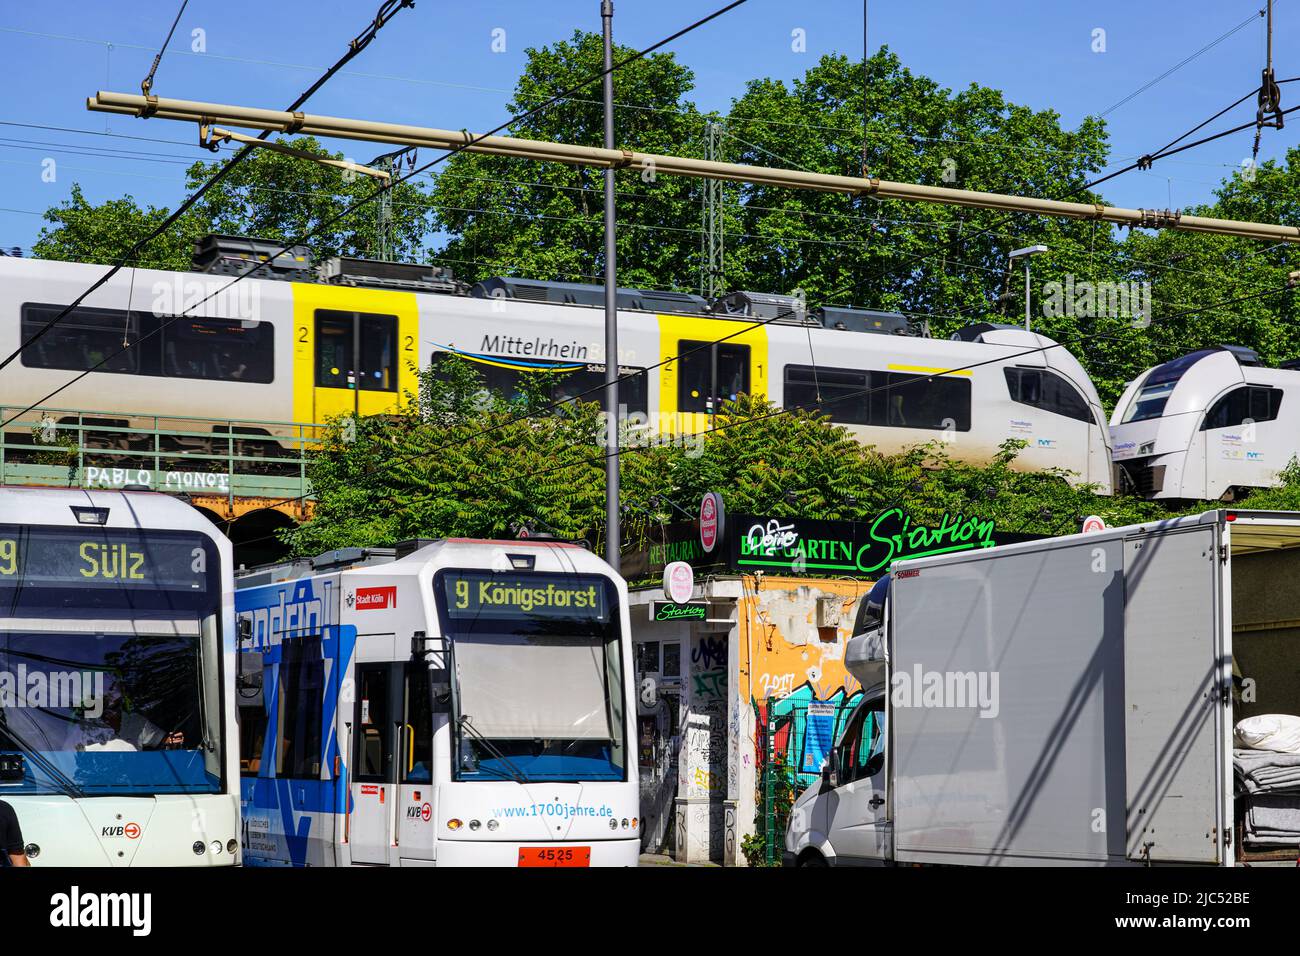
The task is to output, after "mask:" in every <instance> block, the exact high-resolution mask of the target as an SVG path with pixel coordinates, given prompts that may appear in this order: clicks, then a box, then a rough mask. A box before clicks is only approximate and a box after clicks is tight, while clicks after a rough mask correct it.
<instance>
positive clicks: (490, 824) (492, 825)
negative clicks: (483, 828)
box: [487, 820, 501, 830]
mask: <svg viewBox="0 0 1300 956" xmlns="http://www.w3.org/2000/svg"><path fill="white" fill-rule="evenodd" d="M499 826H501V824H500V823H498V822H497V821H496V820H489V821H488V824H487V827H488V829H489V830H495V829H496V828H497V827H499Z"/></svg>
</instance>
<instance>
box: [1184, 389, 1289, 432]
mask: <svg viewBox="0 0 1300 956" xmlns="http://www.w3.org/2000/svg"><path fill="white" fill-rule="evenodd" d="M1281 407H1282V389H1280V388H1263V387H1261V386H1251V385H1246V386H1243V387H1241V388H1234V389H1233V390H1232V391H1231V392H1229V393H1228V394H1227V395H1224V396H1223V397H1222V398H1220V399H1219V400H1218V401H1217V402H1215V403H1214V404H1213V405H1211V406H1210V410H1209V411H1208V412H1206V413H1205V421H1203V422H1201V431H1206V430H1207V429H1210V428H1235V427H1236V426H1238V425H1244V424H1245V423H1246V422H1248V421H1251V422H1271V421H1273V420H1274V419H1275V418H1277V414H1278V410H1279V409H1280V408H1281Z"/></svg>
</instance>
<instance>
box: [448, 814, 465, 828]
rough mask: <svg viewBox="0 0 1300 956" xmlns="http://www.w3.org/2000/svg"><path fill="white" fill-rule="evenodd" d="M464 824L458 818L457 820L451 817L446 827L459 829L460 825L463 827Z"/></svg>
mask: <svg viewBox="0 0 1300 956" xmlns="http://www.w3.org/2000/svg"><path fill="white" fill-rule="evenodd" d="M464 825H465V824H463V823H461V822H460V821H459V820H457V819H456V818H455V817H453V818H452V819H450V820H448V821H447V829H448V830H459V829H460V828H461V827H463V826H464Z"/></svg>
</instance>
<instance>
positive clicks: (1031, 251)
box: [1007, 246, 1047, 332]
mask: <svg viewBox="0 0 1300 956" xmlns="http://www.w3.org/2000/svg"><path fill="white" fill-rule="evenodd" d="M1046 251H1047V246H1026V247H1025V248H1023V249H1015V250H1013V251H1012V252H1011V254H1010V255H1008V256H1007V271H1008V272H1010V271H1011V264H1012V263H1013V262H1015V261H1016V260H1017V259H1024V260H1025V331H1026V332H1028V331H1029V259H1030V257H1032V256H1036V255H1038V254H1039V253H1040V252H1046Z"/></svg>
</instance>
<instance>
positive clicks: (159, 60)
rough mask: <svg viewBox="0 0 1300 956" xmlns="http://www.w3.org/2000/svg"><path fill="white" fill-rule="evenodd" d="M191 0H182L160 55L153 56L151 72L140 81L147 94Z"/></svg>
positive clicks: (159, 51)
mask: <svg viewBox="0 0 1300 956" xmlns="http://www.w3.org/2000/svg"><path fill="white" fill-rule="evenodd" d="M189 3H190V0H181V8H180V9H179V10H177V11H176V18H175V19H174V20H172V26H171V29H170V30H168V31H167V39H165V40H163V45H162V46H161V47H159V48H158V55H157V56H155V57H154V58H153V65H152V66H150V67H149V72H148V73H147V74H145V78H144V79H143V80H141V81H140V91H141V92H142V93H144V95H145V96H148V95H149V91H150V90H151V89H153V78H154V74H155V73H157V72H158V66H159V64H161V63H162V58H163V54H164V53H166V52H167V47H168V46H169V45H170V44H171V42H172V34H173V33H175V32H176V25H177V24H178V23H180V22H181V17H182V16H183V15H184V13H185V8H186V7H187V6H189Z"/></svg>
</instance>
